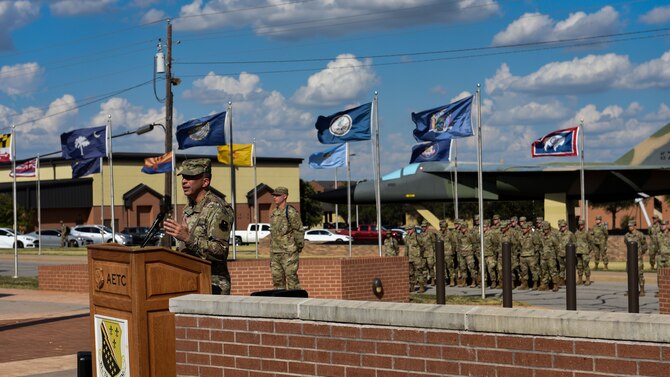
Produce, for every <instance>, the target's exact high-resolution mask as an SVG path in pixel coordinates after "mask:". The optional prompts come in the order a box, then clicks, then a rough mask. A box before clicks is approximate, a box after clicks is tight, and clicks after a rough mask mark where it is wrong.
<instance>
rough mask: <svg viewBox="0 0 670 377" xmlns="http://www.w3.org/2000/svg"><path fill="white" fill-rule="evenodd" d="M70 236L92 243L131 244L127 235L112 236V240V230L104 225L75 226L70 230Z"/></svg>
mask: <svg viewBox="0 0 670 377" xmlns="http://www.w3.org/2000/svg"><path fill="white" fill-rule="evenodd" d="M70 236H72V237H82V238H84V239H90V240H91V241H92V242H93V243H108V242H116V243H119V244H121V245H130V244H132V241H133V240H132V237H130V236H128V235H127V234H123V233H118V232H116V234H114V239H113V240H112V229H111V228H110V227H108V226H104V225H77V226H75V227H73V228H72V229H71V230H70Z"/></svg>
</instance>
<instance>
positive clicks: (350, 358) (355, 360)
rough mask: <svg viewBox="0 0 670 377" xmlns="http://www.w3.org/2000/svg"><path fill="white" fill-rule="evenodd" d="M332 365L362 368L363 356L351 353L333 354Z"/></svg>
mask: <svg viewBox="0 0 670 377" xmlns="http://www.w3.org/2000/svg"><path fill="white" fill-rule="evenodd" d="M330 357H331V363H332V364H338V365H350V366H356V367H357V366H360V365H361V355H358V354H355V353H349V352H333V353H332V354H331V356H330Z"/></svg>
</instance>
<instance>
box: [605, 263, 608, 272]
mask: <svg viewBox="0 0 670 377" xmlns="http://www.w3.org/2000/svg"><path fill="white" fill-rule="evenodd" d="M607 270H609V268H607V263H605V271H607Z"/></svg>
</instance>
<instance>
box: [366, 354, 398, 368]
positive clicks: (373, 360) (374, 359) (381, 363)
mask: <svg viewBox="0 0 670 377" xmlns="http://www.w3.org/2000/svg"><path fill="white" fill-rule="evenodd" d="M361 365H362V366H364V367H371V368H386V369H389V368H392V367H393V358H392V357H388V356H375V355H363V356H362V357H361Z"/></svg>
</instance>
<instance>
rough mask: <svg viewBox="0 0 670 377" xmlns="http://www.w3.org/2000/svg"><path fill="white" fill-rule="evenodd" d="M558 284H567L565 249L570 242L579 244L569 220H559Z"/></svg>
mask: <svg viewBox="0 0 670 377" xmlns="http://www.w3.org/2000/svg"><path fill="white" fill-rule="evenodd" d="M558 227H559V228H558V253H557V255H556V256H557V257H558V284H559V285H565V249H566V246H567V245H568V244H573V245H576V244H577V240H576V239H575V235H574V234H573V233H572V232H571V231H570V230H569V229H568V222H567V221H565V220H563V219H560V220H558Z"/></svg>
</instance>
